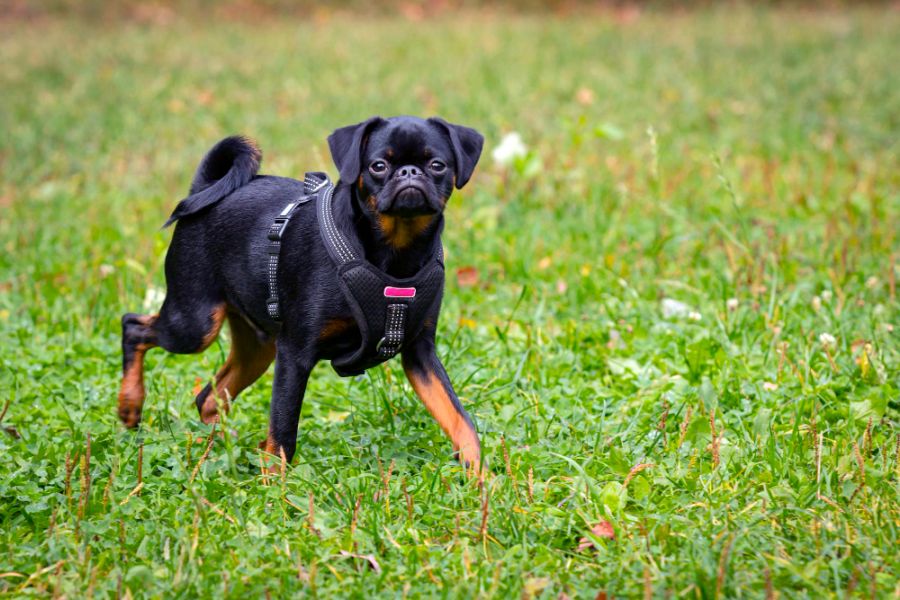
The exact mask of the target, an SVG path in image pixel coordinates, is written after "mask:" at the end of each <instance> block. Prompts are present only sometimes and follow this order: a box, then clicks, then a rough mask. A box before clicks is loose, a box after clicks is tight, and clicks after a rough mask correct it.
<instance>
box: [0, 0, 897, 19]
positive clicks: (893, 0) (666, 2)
mask: <svg viewBox="0 0 900 600" xmlns="http://www.w3.org/2000/svg"><path fill="white" fill-rule="evenodd" d="M860 4H868V5H873V6H884V7H885V8H889V7H890V8H892V9H894V10H897V9H898V8H900V2H898V0H756V1H750V0H383V1H380V2H371V1H370V0H332V1H329V2H314V1H312V0H225V1H224V2H223V1H219V0H0V21H4V20H7V21H8V20H29V19H41V18H45V17H77V18H83V19H88V20H128V21H135V22H144V23H148V24H154V23H156V24H165V23H166V22H167V21H170V20H172V19H174V18H176V17H179V16H181V17H194V16H204V17H216V18H222V19H241V18H246V17H250V16H252V17H259V18H266V17H272V18H277V17H281V16H284V17H293V18H311V19H321V18H328V17H329V16H332V15H339V14H359V15H365V16H373V17H374V16H399V17H403V18H406V19H410V20H419V19H424V18H429V17H432V16H440V15H442V14H444V13H451V12H455V11H460V10H472V11H477V10H484V11H491V12H493V11H496V12H530V13H558V14H569V13H580V12H585V11H588V12H590V11H597V12H613V13H616V14H619V15H621V14H623V13H624V14H625V15H626V16H627V14H628V13H629V12H633V11H640V10H642V9H650V10H681V9H684V10H691V9H698V8H723V7H726V8H727V7H729V6H764V7H771V6H785V7H796V8H804V9H812V8H824V9H840V8H842V7H849V6H856V5H860Z"/></svg>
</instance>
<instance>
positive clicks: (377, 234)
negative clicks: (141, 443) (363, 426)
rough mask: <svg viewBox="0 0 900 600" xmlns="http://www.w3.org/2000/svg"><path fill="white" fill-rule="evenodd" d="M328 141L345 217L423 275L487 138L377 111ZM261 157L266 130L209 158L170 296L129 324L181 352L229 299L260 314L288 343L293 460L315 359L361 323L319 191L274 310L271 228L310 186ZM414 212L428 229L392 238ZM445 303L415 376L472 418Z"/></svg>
mask: <svg viewBox="0 0 900 600" xmlns="http://www.w3.org/2000/svg"><path fill="white" fill-rule="evenodd" d="M328 142H329V147H330V149H331V152H332V158H333V159H334V163H335V165H336V166H337V167H338V170H339V171H340V180H339V182H338V183H337V185H336V189H335V196H334V215H335V220H336V223H337V226H338V227H339V228H340V229H341V230H342V232H343V233H344V235H345V236H346V237H348V238H349V239H351V240H355V241H356V242H357V243H358V247H359V250H360V251H361V253H362V255H364V256H365V257H366V260H368V261H369V262H370V263H372V264H373V265H375V266H376V267H378V268H379V269H381V270H383V271H385V272H386V273H388V274H389V275H392V276H394V277H397V278H403V277H408V276H411V275H413V274H414V273H415V272H416V271H417V270H418V269H419V268H420V267H421V266H422V265H423V264H425V263H426V262H427V261H428V260H429V259H430V258H431V256H432V255H431V249H432V248H433V247H434V241H435V240H434V238H435V236H439V235H440V232H441V230H442V227H443V214H442V211H443V208H444V206H445V204H446V201H447V199H448V198H449V196H450V194H451V192H452V189H453V184H454V181H455V184H456V186H457V187H462V186H463V185H464V184H465V183H466V182H467V181H468V180H469V178H470V177H471V174H472V171H473V170H474V168H475V164H476V163H477V161H478V157H479V155H480V152H481V146H482V138H481V136H480V135H479V134H478V133H477V132H475V130H473V129H469V128H465V127H460V126H457V125H451V124H449V123H446V122H445V121H443V120H440V119H429V120H427V121H426V120H423V119H419V118H414V117H394V118H391V119H381V118H379V117H375V118H372V119H369V120H367V121H363V122H362V123H359V124H357V125H352V126H349V127H344V128H341V129H338V130H336V131H335V132H334V133H333V134H332V135H331V136H330V137H329V138H328ZM260 156H261V155H260V152H259V150H258V149H257V148H256V146H255V145H254V144H253V143H252V142H250V141H248V140H247V139H245V138H240V137H231V138H226V139H225V140H222V141H221V142H219V143H218V144H216V146H214V147H213V149H212V150H210V152H209V153H208V154H207V155H206V157H205V158H204V159H203V161H202V162H201V164H200V167H199V168H198V170H197V174H196V176H195V178H194V182H193V184H192V186H191V195H190V196H189V197H188V198H186V199H184V200H182V201H181V203H180V204H179V205H178V207H177V208H176V209H175V212H174V213H173V214H172V216H171V218H170V219H169V222H168V223H171V222H174V221H176V220H177V221H178V224H177V226H176V228H175V232H174V235H173V236H172V241H171V245H170V247H169V251H168V254H167V256H166V265H165V270H166V281H167V285H168V289H167V296H166V299H165V302H164V303H163V306H162V308H161V310H160V313H159V315H158V317H156V318H155V319H150V320H149V321H147V322H148V323H149V324H147V325H141V326H140V327H139V329H140V328H142V329H141V331H137V330H136V329H135V327H137V326H136V325H129V328H125V329H123V336H124V337H123V348H127V347H130V345H129V344H130V343H131V342H129V340H131V338H133V339H138V337H137V336H140V339H141V340H152V341H153V343H154V344H156V345H159V346H161V347H162V348H165V349H166V350H168V351H170V352H178V353H190V352H196V351H198V350H199V349H202V348H203V347H204V344H205V343H208V341H209V336H210V335H211V330H213V329H215V327H216V322H215V318H214V315H215V314H216V311H217V310H225V311H227V318H228V319H229V320H232V319H239V320H240V322H241V323H245V324H247V325H248V326H249V327H248V328H247V329H246V330H247V331H252V332H254V335H255V337H256V340H255V343H257V344H258V345H259V346H258V347H259V348H264V347H266V345H267V344H268V345H269V346H268V347H270V348H271V344H272V342H274V341H277V344H275V362H276V367H275V382H274V385H273V389H272V402H271V411H270V429H269V440H270V445H271V447H270V448H269V450H270V451H271V452H275V449H276V448H277V449H278V451H281V450H283V451H284V453H285V455H286V456H287V458H288V459H290V458H291V457H292V456H293V454H294V450H295V445H296V434H297V424H298V419H299V415H300V407H301V404H302V400H303V394H304V391H305V389H306V382H307V379H308V377H309V373H310V371H311V370H312V368H313V366H314V365H315V364H316V363H317V362H318V361H320V360H324V359H330V358H333V357H334V356H337V355H338V354H340V353H342V352H345V351H346V350H348V349H351V348H354V347H356V345H358V343H359V339H360V334H359V330H358V328H357V327H356V324H355V322H352V312H351V310H350V307H349V306H348V304H347V302H346V301H345V299H344V297H343V295H342V293H341V291H340V288H339V286H338V278H337V276H336V273H337V271H336V268H335V265H334V263H333V262H332V261H331V259H330V258H329V256H328V253H327V251H326V249H325V246H324V245H323V242H322V240H321V238H320V234H319V229H318V221H317V218H316V212H315V206H314V203H312V202H311V203H307V204H304V205H302V206H300V207H299V208H297V209H296V212H295V213H294V216H293V218H292V220H291V222H290V224H289V226H288V227H287V229H286V230H285V232H284V234H283V238H282V250H281V258H280V266H279V273H278V285H279V296H280V299H281V316H282V324H279V323H277V322H275V321H273V320H272V319H270V318H269V316H268V314H267V311H266V298H267V297H268V289H267V281H266V265H267V248H268V240H267V237H266V233H267V231H268V229H269V226H270V225H271V224H272V222H273V220H274V218H275V216H276V215H277V214H278V213H279V212H280V211H281V210H282V209H283V208H284V206H285V205H286V204H288V203H289V202H291V201H294V200H296V199H297V198H299V197H300V196H301V195H302V194H303V184H302V182H300V181H297V180H295V179H288V178H283V177H274V176H257V175H256V172H257V170H258V167H259V160H260ZM388 156H390V157H391V158H390V159H388V158H387V157H388ZM378 160H384V161H390V164H388V166H387V170H386V172H385V173H383V174H381V173H377V172H373V170H372V169H370V167H371V166H372V165H373V164H374V163H373V161H378ZM376 166H377V167H380V165H376ZM441 167H443V169H442V168H441ZM404 168H406V170H405V171H404ZM376 171H377V169H376ZM450 174H453V175H452V176H451V175H450ZM413 221H415V222H416V223H418V224H419V225H418V226H417V227H413V228H411V229H409V230H408V231H413V232H414V234H415V235H411V236H406V237H408V238H409V239H406V237H404V238H403V239H401V237H402V236H399V234H398V235H394V236H393V237H392V236H391V235H389V232H388V231H387V230H386V229H385V227H386V226H387V225H390V224H393V226H394V228H395V229H394V232H395V233H396V232H397V231H407V230H405V229H402V228H403V227H406V226H407V225H409V224H410V223H412V222H413ZM168 223H167V224H168ZM397 228H400V229H397ZM439 310H440V302H437V303H436V305H435V307H434V310H433V314H431V315H430V316H429V318H428V319H427V326H426V328H425V330H424V331H423V333H422V334H420V335H419V337H418V338H417V339H415V340H408V342H407V344H406V346H405V347H404V349H403V351H402V354H403V364H404V367H405V368H406V370H407V373H408V374H410V373H412V374H416V375H417V376H420V377H422V378H428V379H429V381H430V380H431V378H432V377H433V378H434V381H438V382H439V385H440V386H441V387H442V388H443V389H444V391H445V392H446V394H447V396H449V398H450V400H449V403H450V404H452V410H453V411H456V414H457V415H458V416H459V419H460V421H459V422H460V423H462V424H463V425H465V424H468V426H469V427H471V420H470V419H469V416H468V415H467V414H466V413H465V411H464V410H463V408H462V406H461V405H460V403H459V400H458V398H457V397H456V395H455V393H454V392H453V389H452V387H451V385H450V382H449V379H448V378H447V375H446V372H445V371H444V368H443V366H442V365H441V363H440V361H439V359H438V357H437V354H436V352H435V342H434V334H435V329H436V325H437V320H438V313H439ZM132 322H134V318H131V319H129V323H132ZM219 322H221V320H220V321H219ZM336 323H337V324H340V323H346V324H348V326H346V327H343V328H341V327H336V326H335V324H336ZM232 328H234V324H232ZM212 333H213V334H214V333H215V332H214V331H213V332H212ZM233 343H237V342H236V341H235V342H233ZM131 345H133V344H131ZM248 347H253V344H252V343H250V344H248ZM129 358H130V357H129V356H128V355H126V356H125V358H124V360H125V365H124V367H125V372H126V373H127V372H128V371H129V368H130V367H131V366H132V365H130V363H129ZM411 376H413V375H411ZM254 378H255V377H254ZM123 389H124V385H123ZM239 391H240V390H238V392H239ZM231 392H232V391H230V393H231ZM210 393H211V390H210V389H209V387H207V389H205V390H204V391H203V392H201V394H200V396H198V398H197V402H198V406H202V404H203V402H205V401H206V396H208V395H209V394H210ZM120 397H121V396H120ZM142 400H143V398H141V401H142ZM120 404H121V401H120ZM139 414H140V413H138V419H139ZM132 424H136V423H132ZM442 426H444V424H443V423H442ZM445 430H446V427H445ZM473 434H474V429H473ZM451 437H452V435H451ZM476 440H477V436H476ZM455 441H456V440H455V439H454V442H455ZM472 456H473V454H471V453H470V454H469V458H471V457H472Z"/></svg>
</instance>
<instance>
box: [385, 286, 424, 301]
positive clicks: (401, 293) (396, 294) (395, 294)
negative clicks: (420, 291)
mask: <svg viewBox="0 0 900 600" xmlns="http://www.w3.org/2000/svg"><path fill="white" fill-rule="evenodd" d="M384 297H385V298H415V297H416V288H414V287H408V288H401V287H392V286H390V285H389V286H387V287H386V288H384Z"/></svg>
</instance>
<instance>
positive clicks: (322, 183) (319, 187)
mask: <svg viewBox="0 0 900 600" xmlns="http://www.w3.org/2000/svg"><path fill="white" fill-rule="evenodd" d="M326 185H328V178H327V177H326V178H325V179H323V180H322V181H320V182H319V183H317V184H316V186H315V187H314V188H312V189H311V190H310V191H309V193H310V194H315V193H316V192H318V191H319V190H321V189H322V188H323V187H325V186H326Z"/></svg>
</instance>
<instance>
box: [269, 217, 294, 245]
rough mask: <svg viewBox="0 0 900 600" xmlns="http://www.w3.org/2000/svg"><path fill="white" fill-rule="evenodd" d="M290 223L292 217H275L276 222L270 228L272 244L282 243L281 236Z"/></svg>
mask: <svg viewBox="0 0 900 600" xmlns="http://www.w3.org/2000/svg"><path fill="white" fill-rule="evenodd" d="M288 221H290V217H286V216H282V215H278V216H277V217H275V222H274V223H273V224H272V226H271V227H270V228H269V241H270V242H280V241H281V234H283V233H284V229H285V227H287V224H288Z"/></svg>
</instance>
